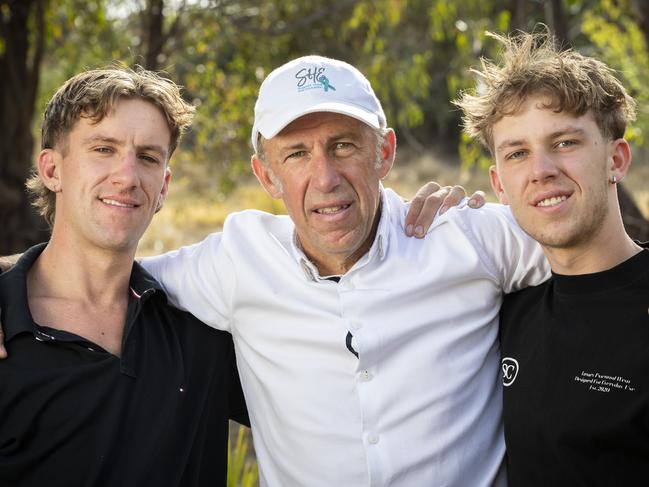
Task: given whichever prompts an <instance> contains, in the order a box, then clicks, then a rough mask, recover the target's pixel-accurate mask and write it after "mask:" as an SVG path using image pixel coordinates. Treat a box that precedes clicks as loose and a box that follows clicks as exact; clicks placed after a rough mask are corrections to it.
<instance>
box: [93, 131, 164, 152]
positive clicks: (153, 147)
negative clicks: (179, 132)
mask: <svg viewBox="0 0 649 487" xmlns="http://www.w3.org/2000/svg"><path fill="white" fill-rule="evenodd" d="M97 142H101V143H104V144H114V145H122V144H123V142H122V141H121V140H119V139H116V138H115V137H109V136H106V135H101V134H100V135H91V136H90V137H86V138H85V139H83V141H82V143H83V144H93V143H97ZM137 149H138V150H149V151H154V152H158V153H160V154H162V155H166V154H167V149H165V148H164V147H163V146H161V145H157V144H142V145H138V146H137Z"/></svg>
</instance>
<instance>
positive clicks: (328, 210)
mask: <svg viewBox="0 0 649 487" xmlns="http://www.w3.org/2000/svg"><path fill="white" fill-rule="evenodd" d="M350 206H351V205H339V206H327V207H325V208H318V209H317V210H315V212H316V213H318V214H320V215H332V214H334V213H339V212H341V211H343V210H346V209H347V208H349V207H350Z"/></svg>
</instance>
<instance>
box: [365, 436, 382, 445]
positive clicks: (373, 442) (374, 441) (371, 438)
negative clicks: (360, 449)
mask: <svg viewBox="0 0 649 487" xmlns="http://www.w3.org/2000/svg"><path fill="white" fill-rule="evenodd" d="M367 442H368V443H369V444H370V445H376V444H377V443H378V442H379V435H377V434H376V433H370V434H369V435H368V436H367Z"/></svg>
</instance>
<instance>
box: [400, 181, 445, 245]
mask: <svg viewBox="0 0 649 487" xmlns="http://www.w3.org/2000/svg"><path fill="white" fill-rule="evenodd" d="M452 191H453V188H451V187H450V186H445V187H443V188H440V189H438V190H437V191H435V192H434V193H431V194H429V195H427V196H425V197H423V196H422V198H421V201H418V203H417V206H416V207H415V208H414V210H413V208H412V207H411V208H410V211H409V212H408V213H409V215H408V216H409V217H411V221H412V223H409V224H407V225H406V235H408V236H409V237H412V236H414V237H417V238H423V237H424V235H426V232H427V231H428V228H429V227H430V225H431V224H432V223H433V220H434V219H435V215H436V214H437V210H439V209H440V207H441V206H442V203H443V202H444V201H445V199H446V198H447V197H448V195H449V194H450V193H451V192H452ZM419 196H420V195H419V193H417V197H419ZM406 221H408V220H406ZM409 230H410V233H409Z"/></svg>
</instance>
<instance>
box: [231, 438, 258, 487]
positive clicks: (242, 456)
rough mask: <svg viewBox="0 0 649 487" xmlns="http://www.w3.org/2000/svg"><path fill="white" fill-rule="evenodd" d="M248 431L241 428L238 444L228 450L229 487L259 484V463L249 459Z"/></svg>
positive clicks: (248, 486)
mask: <svg viewBox="0 0 649 487" xmlns="http://www.w3.org/2000/svg"><path fill="white" fill-rule="evenodd" d="M248 438H249V436H247V435H246V429H245V428H243V427H239V432H238V433H237V443H236V445H235V447H234V448H230V450H228V487H254V486H256V485H258V482H259V472H258V470H257V462H255V461H254V460H251V459H250V458H249V457H248Z"/></svg>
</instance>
